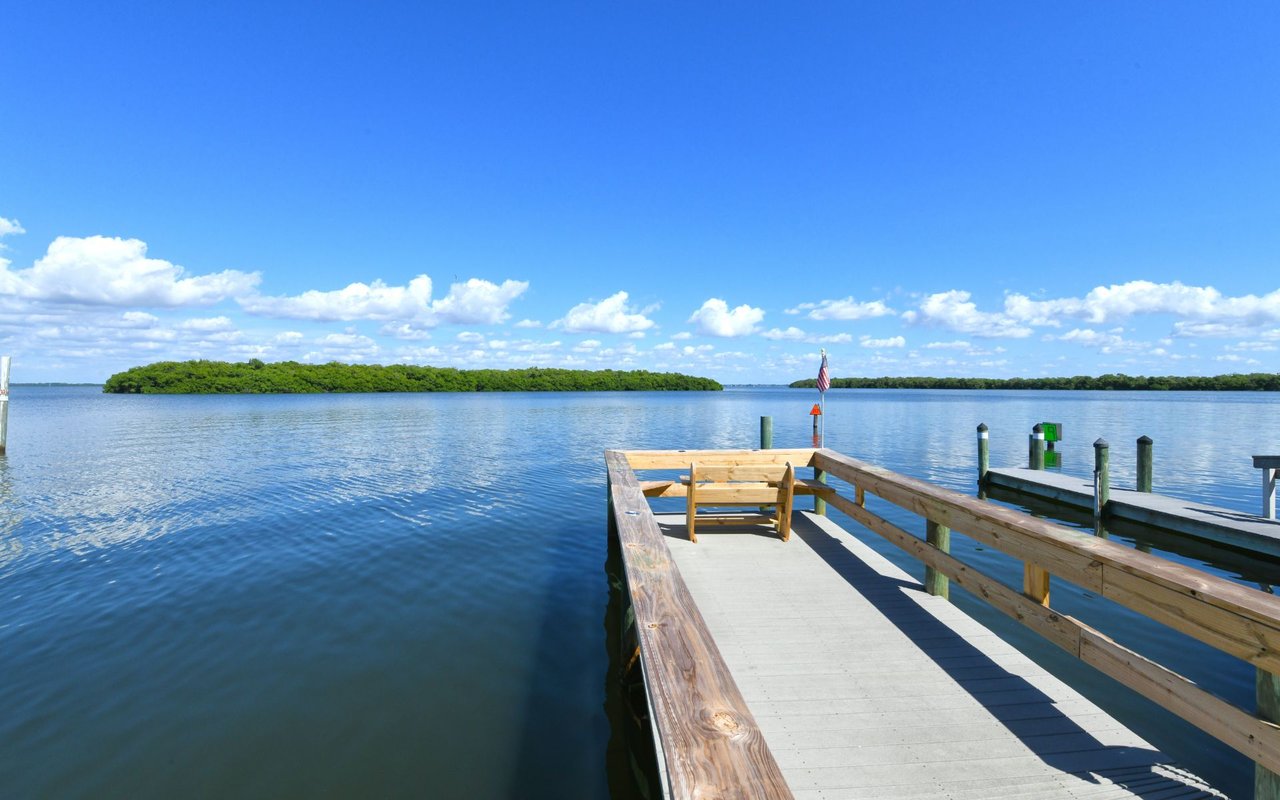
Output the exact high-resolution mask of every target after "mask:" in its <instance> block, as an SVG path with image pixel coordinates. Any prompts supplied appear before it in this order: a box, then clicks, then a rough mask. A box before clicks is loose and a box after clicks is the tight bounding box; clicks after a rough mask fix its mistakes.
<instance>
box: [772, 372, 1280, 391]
mask: <svg viewBox="0 0 1280 800" xmlns="http://www.w3.org/2000/svg"><path fill="white" fill-rule="evenodd" d="M790 387H791V388H792V389H816V388H817V387H818V382H817V380H816V379H814V378H806V379H805V380H802V381H794V382H792V383H791V384H790ZM831 388H832V389H1042V390H1043V389H1051V390H1059V391H1061V390H1068V391H1130V392H1144V391H1145V392H1280V373H1275V372H1251V373H1248V374H1230V375H1213V376H1204V375H1187V376H1180V375H1151V376H1147V375H1124V374H1122V373H1108V374H1106V375H1099V376H1097V377H1093V376H1089V375H1076V376H1073V377H1070V378H923V377H901V378H833V379H832V380H831Z"/></svg>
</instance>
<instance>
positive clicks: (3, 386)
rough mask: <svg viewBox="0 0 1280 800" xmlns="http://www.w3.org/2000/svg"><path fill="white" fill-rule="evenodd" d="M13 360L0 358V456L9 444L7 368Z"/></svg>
mask: <svg viewBox="0 0 1280 800" xmlns="http://www.w3.org/2000/svg"><path fill="white" fill-rule="evenodd" d="M12 361H13V358H12V357H11V356H0V456H2V455H4V454H5V452H6V449H7V447H8V444H9V366H10V364H11V362H12Z"/></svg>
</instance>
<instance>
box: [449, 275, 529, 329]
mask: <svg viewBox="0 0 1280 800" xmlns="http://www.w3.org/2000/svg"><path fill="white" fill-rule="evenodd" d="M528 288H529V282H528V281H511V280H507V281H503V282H502V284H501V285H498V284H495V283H491V282H489V281H486V280H481V279H480V278H471V279H470V280H468V281H467V282H466V283H455V284H453V285H452V286H450V287H449V294H447V295H446V296H445V298H444V299H443V300H437V301H436V302H435V303H432V305H431V311H432V312H433V313H434V314H435V316H436V317H438V318H439V319H440V321H442V322H452V323H455V324H463V325H471V324H480V325H496V324H497V323H499V322H503V321H505V320H507V319H508V318H509V317H510V316H511V315H510V314H509V313H507V306H509V305H511V303H512V302H514V301H515V299H516V298H517V297H519V296H520V295H522V294H524V291H525V290H526V289H528Z"/></svg>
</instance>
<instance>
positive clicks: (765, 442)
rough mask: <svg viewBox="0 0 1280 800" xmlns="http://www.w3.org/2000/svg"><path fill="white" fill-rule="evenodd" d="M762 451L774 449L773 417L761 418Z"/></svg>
mask: <svg viewBox="0 0 1280 800" xmlns="http://www.w3.org/2000/svg"><path fill="white" fill-rule="evenodd" d="M760 449H761V450H772V449H773V417H761V418H760Z"/></svg>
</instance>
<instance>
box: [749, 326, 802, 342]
mask: <svg viewBox="0 0 1280 800" xmlns="http://www.w3.org/2000/svg"><path fill="white" fill-rule="evenodd" d="M760 335H761V336H763V337H764V338H766V339H772V340H774V341H786V342H802V341H804V338H805V332H804V331H802V330H800V329H799V328H797V327H795V326H794V325H792V326H789V327H788V328H787V329H786V330H782V329H781V328H771V329H769V330H767V331H765V332H764V333H762V334H760Z"/></svg>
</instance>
